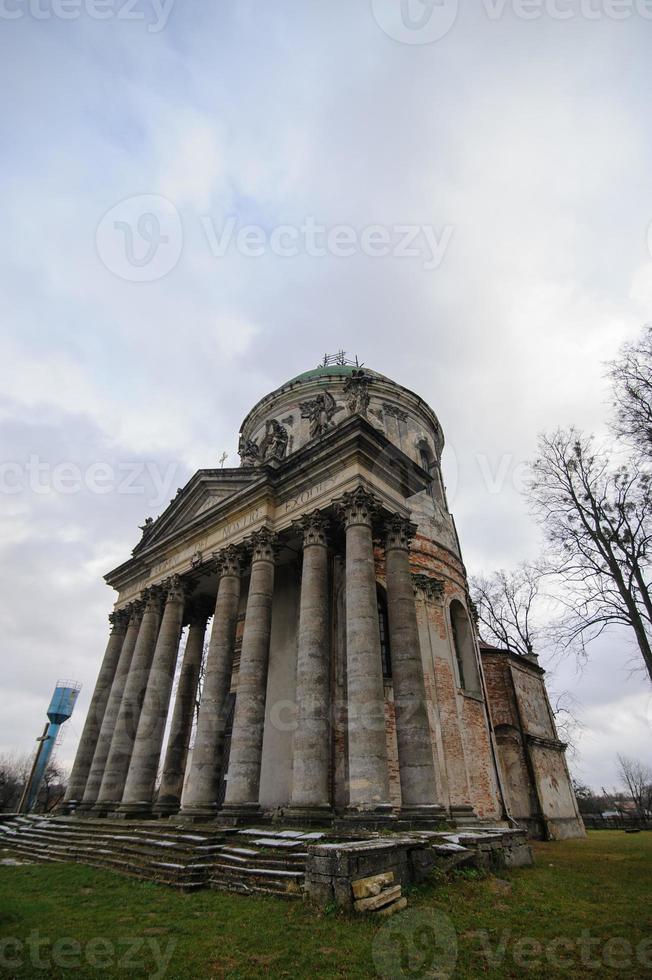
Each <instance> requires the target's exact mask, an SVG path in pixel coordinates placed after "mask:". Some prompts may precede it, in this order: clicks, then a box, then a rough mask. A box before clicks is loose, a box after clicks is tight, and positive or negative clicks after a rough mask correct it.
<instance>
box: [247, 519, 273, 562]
mask: <svg viewBox="0 0 652 980" xmlns="http://www.w3.org/2000/svg"><path fill="white" fill-rule="evenodd" d="M277 542H278V537H277V535H276V534H274V532H273V531H271V530H270V529H269V528H268V527H261V529H260V531H256V532H255V533H254V534H252V535H251V536H250V537H249V538H248V541H247V543H248V544H249V547H250V548H251V560H252V562H255V561H272V562H273V561H274V559H275V557H276V545H277Z"/></svg>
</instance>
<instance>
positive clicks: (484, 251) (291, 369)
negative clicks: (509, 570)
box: [0, 0, 652, 781]
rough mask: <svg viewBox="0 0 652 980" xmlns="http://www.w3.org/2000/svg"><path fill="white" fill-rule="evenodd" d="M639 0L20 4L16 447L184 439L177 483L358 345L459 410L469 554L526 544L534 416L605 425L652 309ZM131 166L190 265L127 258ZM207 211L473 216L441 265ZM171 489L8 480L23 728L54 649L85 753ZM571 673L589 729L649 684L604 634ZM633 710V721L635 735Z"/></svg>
mask: <svg viewBox="0 0 652 980" xmlns="http://www.w3.org/2000/svg"><path fill="white" fill-rule="evenodd" d="M649 26H650V25H649V22H647V21H645V22H643V21H641V20H640V19H638V18H632V19H630V20H628V21H626V22H623V23H619V24H614V23H612V22H608V21H607V20H605V19H603V20H602V21H599V22H592V21H586V20H582V19H581V18H575V19H574V20H573V21H569V22H566V21H564V22H561V21H554V20H551V19H550V18H549V17H545V16H544V17H542V18H540V19H539V20H538V21H523V20H519V19H518V18H517V17H515V16H513V15H509V16H508V15H505V16H504V17H502V18H500V19H498V20H496V21H490V20H489V19H488V18H487V17H486V15H485V13H484V12H483V10H482V9H481V7H478V8H475V7H472V6H471V5H466V6H465V7H462V8H460V15H459V17H458V19H457V22H456V24H455V25H454V26H453V28H452V29H451V30H450V31H449V33H448V34H447V35H446V36H445V37H442V38H441V39H440V40H438V41H437V42H436V43H433V44H425V45H421V46H420V45H408V44H401V43H400V42H398V41H397V40H395V39H393V38H392V37H390V36H388V35H387V34H385V33H384V32H383V30H381V28H380V27H379V25H378V24H377V23H376V21H375V20H374V17H373V15H372V10H371V6H370V5H369V4H366V3H363V4H358V5H355V4H354V5H352V4H347V3H345V2H343V0H336V2H334V3H332V4H327V5H322V6H319V7H318V6H316V5H303V6H302V5H297V4H296V3H290V2H287V0H280V2H278V3H275V4H273V5H271V4H268V5H262V4H260V3H253V2H249V0H240V2H239V3H238V4H237V5H235V6H234V7H233V8H227V7H224V6H215V5H204V6H203V7H193V8H192V9H191V8H190V7H189V6H187V5H181V4H179V3H177V4H175V6H174V8H173V10H172V13H171V16H170V19H169V21H168V23H167V25H166V26H165V28H164V29H163V30H161V31H160V32H158V33H151V32H148V30H147V22H139V21H124V20H118V19H117V18H113V19H109V20H107V21H95V20H93V19H91V18H89V17H87V16H84V17H81V18H79V19H78V20H76V21H61V20H57V19H56V18H52V19H50V20H36V19H35V18H32V17H29V16H25V17H23V18H22V19H20V20H16V21H6V22H4V23H3V30H2V38H1V39H0V49H1V52H2V57H1V58H0V79H1V80H2V81H3V82H4V86H3V91H5V92H6V93H7V98H6V99H5V106H4V111H5V127H4V132H5V134H10V136H9V137H7V138H6V139H5V146H4V147H3V149H4V151H5V152H3V155H2V162H1V163H0V178H1V180H2V184H1V185H0V186H2V194H3V198H4V202H3V203H4V204H5V207H4V208H3V234H2V236H1V237H0V288H1V289H2V295H3V317H2V326H1V328H0V365H1V367H0V381H1V383H2V392H3V398H4V400H0V434H2V436H3V438H4V442H3V458H4V460H9V461H19V462H20V463H21V465H22V464H24V462H25V461H26V460H28V459H29V458H30V456H31V455H32V454H37V455H38V456H39V458H40V459H44V460H47V461H48V462H49V464H50V465H51V466H56V465H57V464H58V463H61V462H73V463H74V464H76V465H77V466H78V467H80V469H81V471H82V472H83V473H86V471H87V470H88V468H89V467H90V466H92V465H93V464H95V463H108V464H109V465H111V466H112V467H114V468H118V467H119V466H120V465H121V464H129V463H132V464H133V463H140V464H141V465H144V464H146V463H151V464H152V465H156V467H157V468H160V472H161V473H162V474H165V473H166V472H167V471H168V468H169V467H172V468H173V470H172V472H173V476H172V477H171V478H170V481H169V482H171V484H172V486H171V490H170V496H171V495H173V493H174V492H175V491H176V486H178V485H182V483H183V482H184V481H185V479H187V477H188V476H189V475H190V473H191V472H192V471H193V470H194V469H196V468H198V467H200V466H211V465H216V463H217V460H218V459H219V457H220V456H221V454H222V452H223V451H226V452H228V453H229V454H230V459H229V462H230V463H231V464H232V465H233V464H235V463H236V462H237V457H236V449H237V433H238V429H239V425H240V422H241V420H242V419H243V418H244V416H245V415H246V413H247V412H248V410H249V409H250V407H251V406H252V405H253V404H254V403H255V402H256V401H257V400H258V399H259V398H260V397H261V396H263V395H264V394H266V393H267V392H268V391H270V390H271V389H273V388H275V387H276V386H277V385H279V384H280V383H282V382H283V381H284V380H286V379H288V378H290V377H293V376H295V375H296V374H298V373H300V372H301V371H303V370H305V369H306V368H308V367H311V366H312V365H314V364H316V363H317V362H318V361H319V360H320V358H321V356H322V355H323V354H324V352H326V351H329V352H330V351H334V350H337V349H339V348H341V347H343V348H344V349H347V350H349V351H351V352H352V353H357V354H358V355H359V356H360V357H361V359H363V360H364V361H365V362H366V363H367V364H368V365H369V366H371V367H374V368H376V369H377V370H379V371H382V372H384V373H386V374H388V375H390V376H391V377H394V378H396V380H397V381H399V382H400V383H402V384H405V385H406V386H407V387H409V388H411V389H413V390H415V391H417V392H418V393H419V394H420V395H422V396H423V397H424V398H425V399H426V400H427V401H428V402H429V403H430V404H431V405H432V406H433V408H434V409H435V411H436V412H437V414H438V416H439V417H440V420H441V422H442V425H443V427H444V432H445V434H446V438H447V449H446V455H445V469H446V474H447V481H448V483H449V486H450V488H451V501H452V507H453V510H454V513H455V517H456V521H457V526H458V530H459V534H460V538H461V541H462V547H463V552H464V556H465V559H466V562H467V564H468V566H469V567H470V569H471V570H473V571H476V570H483V569H484V570H490V569H492V568H495V567H497V566H506V565H509V564H510V563H513V562H516V561H518V560H520V559H521V558H522V557H524V556H526V555H531V554H533V553H534V552H535V551H536V549H537V547H538V543H539V538H538V532H537V530H536V528H535V527H534V526H533V525H532V523H531V520H530V518H529V517H528V515H527V512H526V509H525V507H524V504H523V502H522V499H521V496H520V494H519V485H520V482H519V481H520V474H521V473H522V464H523V462H524V461H525V460H527V459H528V458H529V457H531V456H532V454H533V452H534V449H535V446H536V435H537V432H538V431H539V430H540V429H542V428H552V427H553V426H555V425H557V424H563V423H566V422H571V421H573V422H576V423H577V424H579V425H580V426H583V427H585V428H587V429H590V430H598V431H601V430H602V429H603V426H604V420H605V415H606V410H607V405H606V402H607V394H606V389H605V386H604V379H603V371H604V367H603V362H604V361H605V360H607V359H608V358H610V357H612V356H613V354H614V353H615V351H616V350H617V348H618V346H619V344H620V342H621V341H622V340H623V339H626V338H627V337H633V336H634V335H635V334H636V333H637V331H638V330H639V328H640V326H641V324H642V323H643V322H644V321H645V320H646V319H648V318H649V298H650V294H651V290H650V282H651V281H652V271H651V268H652V258H651V257H650V254H649V252H648V249H647V241H646V238H647V234H648V226H649V224H650V220H652V200H651V199H650V195H649V173H650V166H651V163H652V148H651V145H650V136H649V130H648V128H646V127H645V126H644V125H641V119H645V118H647V117H646V115H645V113H647V102H646V92H647V90H648V89H649V82H650V78H649V76H650V73H651V72H652V68H651V67H650V61H649V38H648V36H647V34H648V31H649ZM143 194H145V195H152V194H162V195H164V196H165V197H167V198H168V199H169V200H170V201H171V202H172V204H173V205H174V207H175V208H176V210H177V212H178V214H179V218H180V222H181V226H182V232H183V242H182V249H181V253H180V257H179V261H178V263H177V264H176V266H175V267H174V269H173V270H172V271H171V272H169V273H168V274H167V275H165V276H163V277H162V278H161V279H159V280H156V281H154V282H149V283H138V282H131V281H128V280H125V279H121V278H120V277H119V276H116V275H115V274H114V273H113V272H111V271H110V270H109V269H108V268H107V267H106V266H105V265H104V264H103V262H102V257H101V255H99V254H98V251H97V249H96V245H95V240H96V231H97V227H98V224H99V222H100V221H101V219H102V217H103V215H105V214H106V213H107V211H109V209H111V208H113V207H114V206H115V205H116V204H118V202H120V201H123V200H125V199H128V198H132V197H134V196H136V195H143ZM206 216H208V217H210V219H211V220H212V221H213V223H214V224H215V226H216V227H217V228H218V229H219V228H220V227H222V226H223V224H224V222H225V221H226V220H227V219H228V218H229V217H230V216H233V217H235V218H236V219H237V221H238V222H239V224H240V225H246V224H249V223H253V224H258V225H260V226H261V227H263V228H265V229H267V230H271V229H273V228H274V227H275V226H277V225H279V224H292V225H295V226H300V225H301V223H302V222H304V221H305V220H306V218H307V217H309V216H313V217H314V218H315V220H317V221H319V222H321V223H323V224H325V225H327V226H329V227H332V226H333V225H336V224H340V223H343V224H346V225H350V226H352V227H353V228H355V229H356V230H357V231H360V230H361V229H363V228H366V227H368V226H369V225H377V224H380V225H385V226H393V225H395V224H401V223H414V224H418V225H431V226H432V227H433V228H435V229H437V230H439V231H441V229H442V228H444V227H446V226H447V225H450V226H451V227H452V228H453V237H452V239H451V243H450V247H449V249H448V251H447V253H446V256H445V259H444V261H443V263H442V265H441V267H440V268H439V269H437V270H427V269H424V267H423V261H420V260H419V259H400V258H396V257H392V256H388V257H385V258H370V257H369V256H365V255H362V254H358V255H355V256H353V257H351V258H347V259H344V258H338V257H335V256H332V255H327V256H325V257H323V258H314V257H310V256H309V255H306V254H301V255H299V256H297V257H296V258H293V259H287V258H281V257H279V256H276V255H273V254H266V255H264V256H262V257H261V258H250V257H247V256H244V255H242V254H240V253H239V252H238V251H237V249H230V250H228V252H227V253H226V254H225V255H224V256H223V257H221V258H219V257H215V256H214V255H213V254H211V251H210V248H209V247H208V243H207V240H206V235H205V233H204V230H203V227H202V217H206ZM506 459H508V460H509V463H508V465H507V466H504V461H505V460H506ZM148 481H149V482H148ZM146 484H147V485H146ZM453 486H454V492H453ZM166 491H167V488H166ZM158 496H159V497H160V496H161V494H160V493H159V494H158ZM153 497H155V488H154V487H153V485H152V480H151V477H150V476H148V475H147V473H146V472H145V476H144V478H143V493H142V494H140V495H137V496H128V495H125V494H122V493H119V492H118V491H117V489H116V490H115V491H114V492H113V491H112V492H111V493H109V494H105V495H101V494H93V493H91V492H89V491H88V490H87V489H85V490H83V491H81V492H80V493H78V494H76V495H75V494H73V495H66V494H54V495H51V496H44V495H39V494H38V493H34V492H33V491H31V490H26V491H25V493H23V494H21V495H19V496H15V495H6V494H2V495H0V514H1V517H0V521H1V524H0V527H2V528H4V529H5V530H6V533H5V535H4V537H3V548H4V551H3V560H2V568H3V570H4V571H3V572H2V575H3V583H2V586H3V589H4V591H3V606H4V611H3V615H4V616H5V625H6V626H7V629H8V632H7V633H6V635H5V637H3V642H4V641H6V646H5V647H4V649H6V650H7V651H8V653H7V654H5V659H6V660H7V661H8V662H9V666H8V668H7V673H6V679H5V683H6V685H7V689H8V690H9V692H10V698H11V703H12V710H13V711H14V714H13V715H12V717H11V719H5V724H4V725H3V727H2V731H0V743H1V744H2V745H3V746H6V747H15V748H17V749H21V750H24V748H25V747H26V746H27V745H28V744H29V743H30V740H31V738H32V737H33V736H34V735H35V734H36V732H37V731H38V728H39V725H40V721H39V719H40V717H41V714H42V710H41V706H42V707H43V708H44V707H45V702H46V701H47V698H48V697H49V688H50V686H51V681H52V680H54V679H56V677H55V674H57V673H62V674H64V675H73V676H75V675H77V676H79V677H80V679H82V680H84V682H85V685H86V687H85V691H84V695H83V698H82V701H81V702H80V706H79V709H78V712H77V714H76V716H75V719H74V721H73V722H71V727H70V734H69V736H68V740H67V741H66V743H65V746H64V747H63V748H62V752H63V753H64V754H66V753H68V754H70V750H69V746H73V745H74V739H73V733H74V726H78V728H79V730H81V722H82V720H83V713H84V708H85V705H86V704H87V703H88V697H89V695H90V691H89V688H92V683H93V681H94V677H95V674H96V671H97V667H98V664H99V660H100V657H101V654H102V649H103V646H104V643H105V640H106V636H105V634H106V622H105V615H106V613H107V612H108V610H109V608H110V605H111V595H110V593H109V590H107V589H106V586H105V585H104V584H103V583H102V581H101V575H102V573H103V572H104V571H106V570H107V569H108V568H109V567H111V565H113V564H116V563H117V562H119V561H120V560H123V559H124V558H125V557H126V556H128V554H129V551H130V549H131V548H132V547H133V545H134V543H135V539H136V537H137V534H138V530H137V526H138V524H139V523H141V522H142V519H143V517H144V516H146V514H147V512H148V505H149V502H150V501H151V500H152V499H153ZM569 672H570V673H569V676H568V677H566V678H565V681H566V682H569V683H572V685H573V688H574V689H576V693H578V694H579V695H580V696H581V699H582V702H583V705H584V709H583V710H585V713H586V718H587V719H588V720H589V723H590V726H591V728H592V729H593V727H595V726H596V725H597V723H598V722H597V718H596V716H595V715H594V714H592V711H593V710H594V708H595V706H596V705H599V706H600V709H601V711H603V712H604V717H613V718H621V717H622V716H621V705H622V704H623V703H626V701H627V698H633V699H636V698H639V697H641V696H642V695H643V694H644V693H645V685H644V682H643V681H642V680H641V678H637V677H633V678H630V677H628V676H626V674H624V675H622V676H621V675H620V674H618V676H617V681H616V682H614V680H613V678H614V667H613V663H612V662H611V661H610V659H609V658H608V657H603V656H602V655H601V654H599V653H598V654H596V657H595V662H594V663H592V664H591V666H590V668H587V671H586V672H585V674H584V675H582V676H581V677H579V678H576V677H575V675H574V673H572V671H571V668H570V666H569ZM571 674H572V676H571ZM563 680H564V678H562V681H563ZM612 685H613V686H614V689H613V690H612V693H611V695H610V694H609V688H610V686H612ZM34 729H36V731H35V730H34ZM597 731H598V729H597V728H596V732H597ZM632 731H633V734H632V733H631V732H630V733H629V734H627V735H625V733H624V730H623V737H622V740H623V741H624V742H625V741H626V742H627V744H628V746H629V749H630V751H631V754H634V755H635V754H639V755H641V754H644V753H645V752H646V751H647V744H648V742H646V741H645V740H644V739H643V737H642V734H641V732H642V729H640V728H638V727H637V728H636V729H635V730H632ZM636 733H638V734H636ZM612 735H613V737H614V740H615V741H614V745H613V749H614V752H615V751H616V748H617V745H616V742H617V741H618V734H617V731H614V732H612ZM596 738H606V736H602V735H599V734H598V735H596ZM590 744H593V743H590ZM596 744H598V743H596ZM599 744H600V746H601V747H602V748H605V745H606V742H605V741H602V742H600V743H599ZM587 745H589V743H587ZM583 751H584V750H583ZM586 752H587V753H588V754H589V755H590V760H591V761H590V763H589V762H587V765H589V764H590V766H591V767H592V770H591V771H592V773H593V775H592V777H591V778H594V779H595V780H599V779H605V780H607V781H609V780H611V778H612V775H611V773H612V769H611V768H610V767H611V762H604V763H600V761H599V759H600V753H599V751H598V750H594V749H590V750H589V749H586ZM587 758H588V756H587ZM605 758H606V757H605Z"/></svg>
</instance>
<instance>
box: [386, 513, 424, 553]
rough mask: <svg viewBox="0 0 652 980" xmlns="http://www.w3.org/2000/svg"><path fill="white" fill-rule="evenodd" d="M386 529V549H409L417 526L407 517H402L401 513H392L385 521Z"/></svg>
mask: <svg viewBox="0 0 652 980" xmlns="http://www.w3.org/2000/svg"><path fill="white" fill-rule="evenodd" d="M384 531H385V549H386V550H387V551H389V550H390V548H402V549H403V550H404V551H408V550H409V548H410V541H411V540H412V538H413V537H414V535H415V534H416V532H417V526H416V524H413V523H412V522H411V521H410V520H408V518H407V517H402V516H401V515H400V514H392V515H391V517H388V519H387V520H386V521H385V526H384Z"/></svg>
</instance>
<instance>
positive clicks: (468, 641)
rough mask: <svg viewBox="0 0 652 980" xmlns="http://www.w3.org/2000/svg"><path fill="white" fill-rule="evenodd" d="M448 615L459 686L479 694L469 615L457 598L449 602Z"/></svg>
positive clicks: (477, 671)
mask: <svg viewBox="0 0 652 980" xmlns="http://www.w3.org/2000/svg"><path fill="white" fill-rule="evenodd" d="M449 615H450V621H451V631H452V634H453V646H454V647H455V659H456V661H457V673H458V679H459V683H460V687H461V688H462V689H463V690H465V691H468V692H469V694H479V693H480V672H479V670H478V662H477V659H476V654H475V644H474V642H473V629H472V627H471V621H470V619H469V615H468V613H467V611H466V609H465V608H464V606H463V605H462V603H461V602H460V601H459V600H458V599H453V601H452V602H451V605H450V611H449Z"/></svg>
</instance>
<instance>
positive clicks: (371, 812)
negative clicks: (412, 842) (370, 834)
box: [342, 803, 396, 828]
mask: <svg viewBox="0 0 652 980" xmlns="http://www.w3.org/2000/svg"><path fill="white" fill-rule="evenodd" d="M342 820H343V821H344V824H345V825H349V826H357V827H361V828H364V827H370V828H374V827H387V826H393V825H394V824H395V823H396V811H395V810H394V808H393V806H392V805H391V803H378V804H377V805H376V806H370V807H356V806H352V807H348V808H347V810H345V812H344V815H343V817H342Z"/></svg>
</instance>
